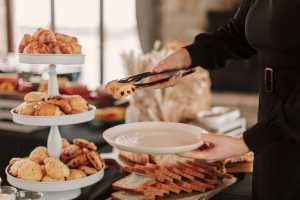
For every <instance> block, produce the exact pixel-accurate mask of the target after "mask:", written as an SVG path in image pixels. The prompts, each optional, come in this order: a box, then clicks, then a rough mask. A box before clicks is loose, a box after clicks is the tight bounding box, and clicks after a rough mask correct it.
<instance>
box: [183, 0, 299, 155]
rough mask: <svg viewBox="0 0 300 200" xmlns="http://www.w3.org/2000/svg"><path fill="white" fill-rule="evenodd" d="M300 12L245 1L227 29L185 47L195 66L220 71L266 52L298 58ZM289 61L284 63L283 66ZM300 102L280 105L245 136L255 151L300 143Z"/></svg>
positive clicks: (275, 2) (267, 1)
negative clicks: (235, 61)
mask: <svg viewBox="0 0 300 200" xmlns="http://www.w3.org/2000/svg"><path fill="white" fill-rule="evenodd" d="M299 11H300V1H288V0H242V3H241V6H240V9H239V10H238V12H237V13H236V15H235V16H234V17H233V18H232V19H231V20H230V21H229V22H228V23H227V24H226V25H224V26H222V27H220V28H219V29H218V30H216V31H215V32H212V33H202V34H199V35H198V36H197V37H196V38H195V40H194V42H193V43H192V44H191V45H189V46H187V47H186V49H187V50H188V52H189V54H190V55H191V57H192V66H198V65H200V66H202V67H204V68H206V69H208V70H212V69H218V68H221V67H224V66H225V65H226V62H227V61H228V60H230V59H247V58H250V57H251V56H253V55H255V54H259V53H261V52H264V51H267V52H274V53H275V54H280V55H282V54H285V55H287V57H289V56H290V55H295V54H296V53H295V52H298V51H299V50H298V51H297V49H300V48H299V47H300V30H299V29H298V28H297V27H300V20H299V18H300V13H299ZM290 22H293V26H291V25H290V24H289V23H290ZM299 55H300V54H299ZM286 61H287V60H284V59H283V63H284V62H286ZM298 98H300V96H299V95H298V96H297V95H296V96H295V95H293V98H290V99H289V103H288V104H287V103H286V102H285V103H283V101H277V102H276V105H275V106H274V109H273V110H272V114H271V115H268V116H269V117H268V118H264V119H262V120H260V121H259V122H258V123H257V124H256V125H254V126H253V127H252V128H250V129H249V130H247V131H246V132H245V133H244V140H245V142H246V144H247V145H248V147H249V148H250V149H251V150H252V151H254V152H255V153H257V154H259V153H260V152H262V151H264V150H265V149H266V148H267V147H268V146H269V145H272V144H274V143H277V142H280V141H281V140H282V138H290V139H292V140H295V141H297V142H300V133H299V131H298V130H300V123H299V121H298V120H296V119H297V118H298V113H299V111H300V103H297V99H298Z"/></svg>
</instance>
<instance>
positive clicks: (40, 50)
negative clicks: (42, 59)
mask: <svg viewBox="0 0 300 200" xmlns="http://www.w3.org/2000/svg"><path fill="white" fill-rule="evenodd" d="M24 53H27V54H49V53H52V50H51V49H50V48H49V47H48V46H47V45H45V44H43V43H40V42H38V41H32V42H30V43H29V44H28V45H27V46H26V47H25V48H24Z"/></svg>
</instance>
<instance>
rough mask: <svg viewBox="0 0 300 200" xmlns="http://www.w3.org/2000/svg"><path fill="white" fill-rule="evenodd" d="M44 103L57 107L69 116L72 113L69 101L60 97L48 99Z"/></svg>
mask: <svg viewBox="0 0 300 200" xmlns="http://www.w3.org/2000/svg"><path fill="white" fill-rule="evenodd" d="M45 102H46V103H50V104H53V105H56V106H58V107H59V108H60V109H61V110H62V111H63V112H64V113H65V114H70V113H71V112H72V107H71V105H70V103H69V101H68V100H66V99H65V98H63V97H62V96H53V97H49V98H48V99H47V100H45Z"/></svg>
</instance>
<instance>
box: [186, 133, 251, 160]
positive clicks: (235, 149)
mask: <svg viewBox="0 0 300 200" xmlns="http://www.w3.org/2000/svg"><path fill="white" fill-rule="evenodd" d="M201 140H202V141H204V142H205V143H207V144H208V148H207V149H204V150H195V151H190V152H186V153H183V154H181V156H184V157H189V158H195V159H200V160H206V161H208V162H215V161H219V160H225V159H227V158H231V157H235V156H240V155H243V154H245V153H247V152H249V149H248V147H247V145H246V144H245V142H244V140H243V138H234V137H230V136H224V135H216V134H203V135H201Z"/></svg>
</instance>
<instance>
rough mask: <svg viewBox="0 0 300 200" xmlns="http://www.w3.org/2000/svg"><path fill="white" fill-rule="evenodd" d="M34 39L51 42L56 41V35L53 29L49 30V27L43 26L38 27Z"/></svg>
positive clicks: (46, 42)
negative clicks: (44, 27)
mask: <svg viewBox="0 0 300 200" xmlns="http://www.w3.org/2000/svg"><path fill="white" fill-rule="evenodd" d="M32 37H33V39H34V40H37V41H39V42H40V43H45V44H48V43H51V42H56V37H55V34H54V33H53V32H52V31H49V30H47V29H43V28H38V29H37V30H36V31H35V32H34V33H33V36H32Z"/></svg>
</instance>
